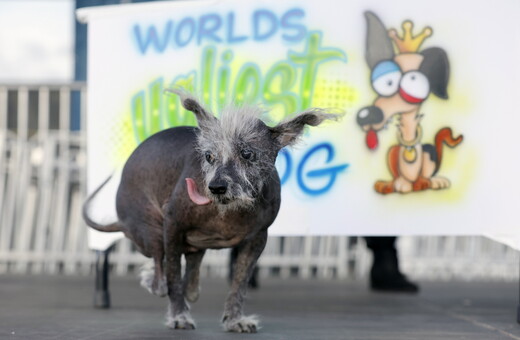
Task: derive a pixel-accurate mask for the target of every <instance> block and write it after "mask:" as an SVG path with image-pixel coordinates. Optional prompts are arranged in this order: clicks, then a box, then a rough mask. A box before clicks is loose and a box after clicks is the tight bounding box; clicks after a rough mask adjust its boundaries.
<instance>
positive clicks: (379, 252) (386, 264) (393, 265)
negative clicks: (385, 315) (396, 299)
mask: <svg viewBox="0 0 520 340" xmlns="http://www.w3.org/2000/svg"><path fill="white" fill-rule="evenodd" d="M370 288H371V289H373V290H376V291H382V292H395V293H417V292H419V286H418V285H417V284H415V283H413V282H410V281H408V279H407V278H406V276H405V275H403V274H402V273H401V271H400V270H399V261H398V259H397V251H396V250H395V248H393V247H391V248H390V247H388V248H383V249H376V250H374V263H373V265H372V269H371V270H370Z"/></svg>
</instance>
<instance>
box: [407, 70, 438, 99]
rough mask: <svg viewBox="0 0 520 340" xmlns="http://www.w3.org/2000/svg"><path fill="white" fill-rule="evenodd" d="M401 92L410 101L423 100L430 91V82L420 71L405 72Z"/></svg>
mask: <svg viewBox="0 0 520 340" xmlns="http://www.w3.org/2000/svg"><path fill="white" fill-rule="evenodd" d="M400 85H401V89H400V91H399V92H400V94H401V97H403V99H404V100H406V101H407V102H409V103H419V102H422V101H423V100H424V99H426V97H428V94H429V93H430V82H429V81H428V78H426V76H425V75H424V74H422V73H421V72H418V71H410V72H407V73H405V75H404V76H403V79H401V84H400Z"/></svg>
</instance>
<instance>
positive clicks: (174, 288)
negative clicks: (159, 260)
mask: <svg viewBox="0 0 520 340" xmlns="http://www.w3.org/2000/svg"><path fill="white" fill-rule="evenodd" d="M164 227H165V233H164V237H165V240H164V251H165V254H166V256H165V259H166V262H165V264H166V267H165V269H166V282H167V284H168V297H169V299H170V303H169V305H168V312H167V314H166V326H168V327H170V328H174V329H195V322H194V321H193V319H192V317H191V314H190V307H189V305H188V303H187V302H186V299H185V298H184V292H183V285H182V273H181V256H182V249H181V247H182V236H181V235H180V233H179V232H178V231H177V230H175V229H176V228H175V226H172V225H170V224H169V223H167V222H165V224H164Z"/></svg>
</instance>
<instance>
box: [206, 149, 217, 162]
mask: <svg viewBox="0 0 520 340" xmlns="http://www.w3.org/2000/svg"><path fill="white" fill-rule="evenodd" d="M205 157H206V162H208V163H209V164H213V163H215V156H213V154H212V153H211V152H209V151H206V154H205Z"/></svg>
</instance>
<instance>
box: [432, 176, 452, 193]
mask: <svg viewBox="0 0 520 340" xmlns="http://www.w3.org/2000/svg"><path fill="white" fill-rule="evenodd" d="M450 185H451V183H450V180H449V179H447V178H444V177H433V178H432V189H435V190H439V189H447V188H449V187H450Z"/></svg>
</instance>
